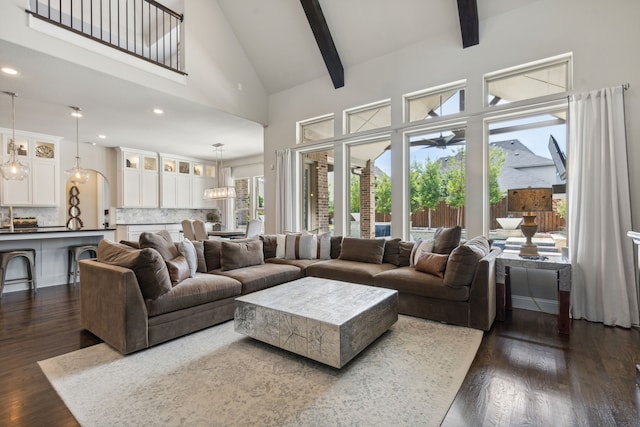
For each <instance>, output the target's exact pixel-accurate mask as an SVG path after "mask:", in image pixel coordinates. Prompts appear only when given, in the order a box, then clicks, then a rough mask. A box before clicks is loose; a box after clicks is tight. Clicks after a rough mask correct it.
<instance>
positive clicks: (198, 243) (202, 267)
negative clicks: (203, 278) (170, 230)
mask: <svg viewBox="0 0 640 427" xmlns="http://www.w3.org/2000/svg"><path fill="white" fill-rule="evenodd" d="M191 243H193V247H194V248H195V250H196V256H197V257H198V269H197V270H196V271H197V272H198V273H206V272H207V261H206V259H205V257H204V241H202V240H194V241H193V242H191Z"/></svg>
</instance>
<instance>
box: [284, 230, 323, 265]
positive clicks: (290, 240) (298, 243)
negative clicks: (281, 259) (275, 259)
mask: <svg viewBox="0 0 640 427" xmlns="http://www.w3.org/2000/svg"><path fill="white" fill-rule="evenodd" d="M285 258H286V259H316V258H318V236H317V235H315V234H311V233H306V234H305V233H296V234H287V238H286V244H285Z"/></svg>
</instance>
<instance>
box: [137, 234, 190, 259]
mask: <svg viewBox="0 0 640 427" xmlns="http://www.w3.org/2000/svg"><path fill="white" fill-rule="evenodd" d="M138 241H139V242H140V249H144V248H152V249H155V250H156V251H158V252H159V253H160V255H161V256H162V258H163V259H164V260H165V261H170V260H172V259H174V258H175V257H177V256H178V255H180V253H179V252H178V248H176V245H175V243H173V239H171V235H170V234H169V232H168V231H167V230H162V231H158V232H157V233H150V232H144V233H142V234H140V237H139V240H138Z"/></svg>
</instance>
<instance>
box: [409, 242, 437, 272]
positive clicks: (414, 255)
mask: <svg viewBox="0 0 640 427" xmlns="http://www.w3.org/2000/svg"><path fill="white" fill-rule="evenodd" d="M433 243H434V240H433V239H428V240H421V239H418V240H416V242H415V244H414V245H413V249H412V250H411V256H410V257H409V266H410V267H415V266H416V262H417V261H418V258H420V257H421V256H422V254H425V253H431V252H433Z"/></svg>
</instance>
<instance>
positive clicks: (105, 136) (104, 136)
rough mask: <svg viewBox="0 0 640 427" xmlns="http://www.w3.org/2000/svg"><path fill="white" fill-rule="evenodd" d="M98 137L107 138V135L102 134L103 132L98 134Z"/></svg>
mask: <svg viewBox="0 0 640 427" xmlns="http://www.w3.org/2000/svg"><path fill="white" fill-rule="evenodd" d="M98 138H100V139H107V135H102V134H100V135H98Z"/></svg>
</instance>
